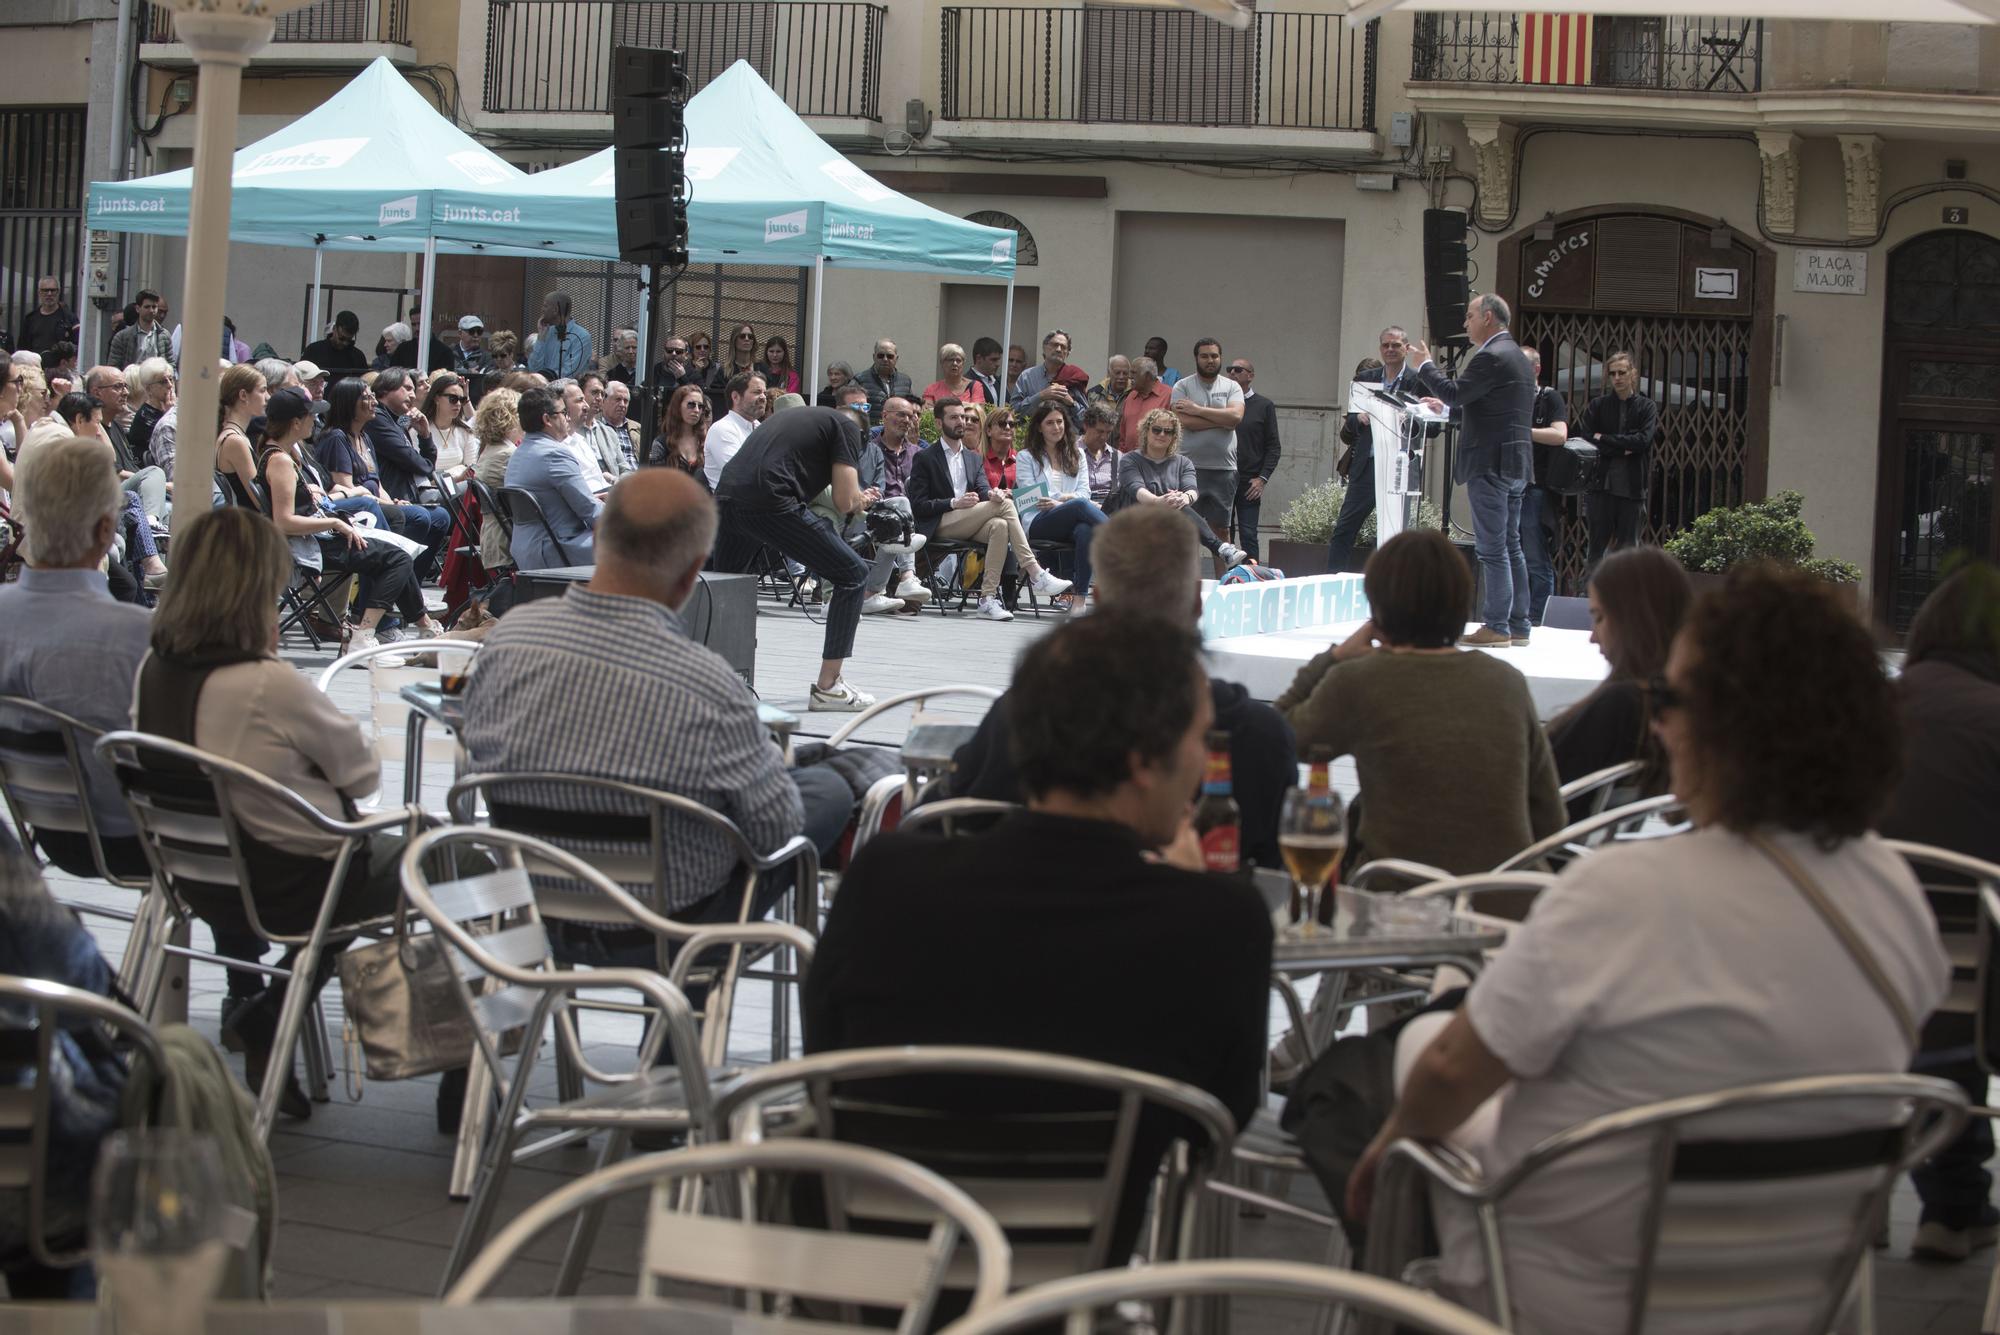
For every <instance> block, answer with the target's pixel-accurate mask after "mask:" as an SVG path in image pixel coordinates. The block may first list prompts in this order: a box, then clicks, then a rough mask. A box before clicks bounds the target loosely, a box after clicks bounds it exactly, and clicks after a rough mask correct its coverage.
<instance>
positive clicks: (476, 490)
mask: <svg viewBox="0 0 2000 1335" xmlns="http://www.w3.org/2000/svg"><path fill="white" fill-rule="evenodd" d="M467 485H468V486H469V487H470V488H471V490H472V498H473V499H474V500H475V501H477V502H478V503H479V515H480V521H481V524H482V526H483V525H484V522H485V520H486V519H487V518H489V517H490V518H491V519H492V520H493V522H495V523H496V524H498V525H500V531H501V532H502V533H504V534H505V535H506V536H507V540H508V543H509V545H510V546H511V545H512V542H513V538H514V516H512V515H511V514H508V513H507V507H506V506H504V505H502V504H500V498H499V497H498V496H495V495H494V494H493V489H492V488H491V487H489V486H487V485H486V484H485V483H484V482H481V481H480V480H479V479H478V478H476V477H475V478H473V479H472V481H471V482H470V483H469V484H467ZM481 564H484V562H483V561H482V562H481ZM506 569H507V570H508V571H509V572H510V573H511V572H512V570H513V565H512V563H511V562H509V564H508V565H507V567H506ZM487 573H488V574H491V575H497V574H498V573H499V572H497V571H492V570H489V571H488V572H487Z"/></svg>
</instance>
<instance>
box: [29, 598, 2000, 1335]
mask: <svg viewBox="0 0 2000 1335" xmlns="http://www.w3.org/2000/svg"><path fill="white" fill-rule="evenodd" d="M1054 620H1055V619H1054V618H1053V617H1051V618H1046V619H1044V621H1043V622H1042V623H1040V624H1039V625H1038V624H1037V623H1036V622H1035V621H1034V620H1033V619H1032V618H1028V617H1023V618H1022V619H1021V620H1019V621H1016V622H1015V623H1013V624H1012V625H993V624H990V623H983V622H975V621H973V620H971V619H970V618H969V617H951V618H941V617H939V616H937V615H935V614H930V615H926V616H923V617H918V618H906V617H898V618H891V619H889V620H887V621H884V620H883V619H882V618H870V619H869V621H868V622H867V623H866V624H865V625H864V626H863V627H862V634H861V637H860V641H859V645H858V651H857V653H856V656H855V658H854V659H853V660H852V662H851V665H850V669H849V676H850V678H851V679H852V680H854V681H855V682H856V683H857V684H858V685H860V686H862V687H863V688H864V689H867V690H870V691H873V692H875V693H877V694H878V695H885V696H886V695H888V694H890V693H892V692H895V691H900V690H907V689H911V688H913V687H915V686H918V685H925V684H932V683H940V684H941V683H943V682H946V681H961V682H976V683H985V684H992V685H1005V682H1006V679H1007V677H1008V675H1009V673H1010V671H1011V667H1012V662H1013V659H1014V657H1015V655H1016V654H1018V652H1019V651H1020V650H1021V649H1022V648H1023V647H1024V646H1025V645H1026V644H1027V643H1028V642H1029V641H1030V639H1031V638H1032V637H1033V636H1035V635H1037V634H1039V633H1041V631H1042V630H1045V629H1046V628H1047V627H1048V626H1049V625H1052V624H1053V623H1054ZM758 629H759V641H760V642H759V645H758V654H759V660H758V661H759V671H758V683H759V686H760V688H761V690H762V693H763V694H764V695H765V697H766V698H767V699H770V700H771V701H772V702H773V703H776V704H779V705H781V706H786V707H791V708H796V709H802V708H803V705H804V699H803V697H804V691H805V686H806V683H807V680H808V679H809V677H810V675H811V670H812V669H813V668H814V667H816V664H817V659H818V656H819V654H818V651H819V639H820V634H821V628H820V627H819V625H817V624H816V623H814V622H812V621H810V620H808V618H807V617H806V616H805V615H804V614H801V613H798V612H792V611H778V610H775V609H773V608H772V607H771V606H770V604H769V603H768V602H766V603H765V604H763V610H762V614H761V616H760V619H759V627H758ZM298 661H299V663H300V665H301V667H302V668H305V669H309V670H312V671H317V670H318V668H319V667H321V666H323V665H324V664H325V662H327V661H328V659H327V657H326V656H318V657H313V656H300V657H299V659H298ZM915 665H924V666H915ZM345 675H346V677H347V678H348V679H349V680H346V681H343V682H341V683H340V684H339V686H338V687H337V688H336V691H335V695H336V698H337V699H339V700H340V702H341V704H342V706H343V708H345V709H347V710H349V711H350V712H351V713H354V714H356V715H365V714H366V712H367V711H368V702H367V698H366V697H367V685H366V682H367V674H364V673H361V672H350V673H347V674H345ZM944 711H945V712H952V713H959V714H962V715H963V716H965V717H967V718H971V717H976V715H977V714H978V713H979V712H980V705H979V702H977V701H968V702H958V703H954V704H949V705H946V706H944ZM839 721H840V720H839V718H838V716H834V717H831V718H829V717H827V716H809V717H807V719H806V726H805V728H804V732H805V733H806V734H807V735H815V734H816V735H821V736H823V735H825V734H826V733H828V732H830V731H832V727H833V726H835V725H837V724H838V722H839ZM906 724H907V713H906V711H902V710H899V711H897V712H896V714H895V715H893V716H891V717H889V718H888V719H886V720H885V721H883V722H882V723H880V724H878V725H876V726H875V727H872V728H871V729H869V730H868V731H867V733H866V734H865V736H864V738H863V739H864V740H871V741H882V742H888V743H893V742H894V741H896V740H897V739H898V738H899V737H900V736H901V733H902V730H903V728H904V727H905V726H906ZM1339 777H1340V779H1342V780H1344V781H1345V782H1344V783H1343V787H1348V788H1351V786H1352V782H1353V778H1352V773H1351V771H1349V772H1348V773H1346V774H1343V775H1341V776H1339ZM401 781H402V780H401V774H400V758H399V757H397V758H392V759H391V760H389V761H388V762H387V764H386V765H385V774H384V792H385V793H386V794H389V795H392V796H393V795H394V794H396V793H398V792H399V791H400V788H401ZM448 781H449V768H448V766H447V765H445V764H443V763H432V764H430V765H427V766H426V773H425V785H424V793H425V800H426V803H427V805H431V806H433V807H436V806H440V805H441V804H442V798H443V792H444V788H445V786H446V784H447V783H448ZM52 886H53V888H54V890H55V892H56V893H57V894H58V895H60V896H63V897H65V898H69V897H75V898H80V899H99V900H101V901H103V902H120V898H121V897H120V896H119V895H118V894H117V893H116V892H107V891H106V890H105V889H104V888H103V887H100V886H96V885H94V884H92V883H85V882H78V881H74V880H72V879H70V878H67V877H63V876H60V875H56V876H54V877H52ZM87 921H89V922H90V923H91V924H92V927H93V930H94V931H96V932H97V934H98V936H99V938H100V940H101V943H102V945H103V948H104V950H105V953H106V954H107V956H109V957H111V958H113V959H114V960H115V959H116V958H117V956H118V954H119V952H120V951H121V950H122V948H123V945H124V930H123V927H122V925H121V924H116V923H110V922H108V921H107V920H103V919H95V918H93V919H88V920H87ZM199 943H200V942H199V938H198V944H199ZM221 992H222V978H221V973H220V971H219V970H217V969H213V968H210V967H207V966H196V967H195V969H194V971H193V977H192V980H191V985H190V1006H189V1010H190V1022H191V1023H192V1024H194V1025H195V1027H196V1028H198V1029H200V1030H202V1031H203V1032H205V1033H207V1034H208V1035H209V1036H210V1037H211V1038H212V1037H214V1035H215V1033H216V1026H217V1007H218V1005H219V1002H220V997H221ZM326 1004H327V1009H328V1019H329V1024H330V1026H331V1028H332V1029H333V1031H334V1035H335V1042H336V1047H337V1046H338V1031H339V1027H340V1013H339V988H338V987H337V986H334V987H329V988H328V989H327V992H326ZM769 1005H770V1003H769V992H768V989H766V988H765V987H764V986H763V985H761V984H750V985H746V986H745V987H744V988H743V989H742V992H741V996H740V998H739V1003H738V1010H737V1015H736V1020H735V1024H734V1027H733V1037H732V1052H733V1055H734V1056H736V1057H738V1058H740V1059H742V1060H752V1061H762V1060H766V1059H768V1056H769V1043H770V1010H769ZM584 1026H585V1039H586V1043H587V1044H588V1045H589V1051H590V1056H591V1059H592V1061H593V1062H594V1063H596V1064H598V1065H600V1066H607V1067H615V1066H618V1065H623V1064H629V1062H630V1054H631V1051H632V1045H633V1041H634V1035H635V1033H636V1028H635V1026H634V1022H633V1021H632V1020H630V1019H629V1018H626V1017H620V1016H606V1015H590V1016H587V1017H586V1018H585V1020H584ZM794 1032H795V1033H796V1028H795V1029H794ZM234 1060H235V1059H232V1061H234ZM339 1060H341V1059H340V1058H339V1057H338V1055H337V1061H339ZM435 1084H436V1082H435V1080H434V1079H426V1080H413V1081H408V1082H403V1083H397V1084H365V1085H364V1087H363V1089H362V1090H361V1096H360V1099H359V1101H358V1102H351V1101H350V1100H349V1096H348V1093H347V1091H346V1089H345V1087H344V1083H343V1081H342V1079H341V1078H340V1077H338V1076H337V1077H336V1081H335V1089H334V1091H333V1097H332V1101H330V1102H327V1103H322V1104H318V1105H316V1106H315V1108H314V1111H313V1116H312V1118H311V1119H310V1120H309V1121H306V1122H281V1123H280V1127H279V1130H278V1131H277V1132H276V1133H275V1135H274V1136H273V1140H272V1152H273V1155H274V1157H275V1158H276V1160H277V1169H278V1177H279V1214H280V1220H281V1227H280V1231H279V1235H278V1245H277V1269H278V1293H279V1294H280V1295H282V1296H286V1297H309V1296H323V1297H329V1298H333V1297H350V1298H359V1297H371V1296H400V1295H428V1294H432V1293H434V1292H435V1291H436V1289H437V1286H438V1282H439V1278H440V1276H441V1274H442V1272H443V1266H444V1260H445V1255H446V1252H447V1249H448V1248H449V1246H450V1243H451V1239H452V1237H453V1235H454V1233H455V1231H456V1229H457V1226H458V1220H459V1216H460V1214H461V1213H462V1210H463V1207H462V1206H461V1205H458V1204H454V1203H452V1202H451V1201H449V1200H448V1199H447V1196H446V1183H447V1180H448V1177H449V1174H450V1169H451V1153H452V1141H451V1140H450V1139H449V1138H448V1137H446V1136H443V1135H441V1134H439V1133H438V1131H437V1130H436V1126H435V1123H434V1089H435ZM536 1092H537V1093H538V1094H539V1095H541V1096H543V1097H552V1096H553V1093H554V1074H553V1068H552V1067H548V1068H546V1069H545V1070H544V1071H543V1074H542V1077H541V1080H540V1081H539V1084H538V1088H537V1091H536ZM593 1159H594V1150H585V1149H566V1150H559V1151H556V1152H554V1153H552V1154H550V1155H548V1156H546V1157H545V1158H544V1159H542V1160H540V1161H538V1162H537V1163H536V1164H534V1165H532V1166H528V1167H522V1168H517V1169H516V1170H515V1171H514V1173H513V1174H512V1178H511V1181H510V1183H509V1185H508V1188H507V1190H506V1193H505V1199H504V1202H503V1205H502V1208H501V1212H500V1219H501V1220H503V1221H504V1219H505V1218H507V1217H508V1216H510V1215H511V1214H512V1213H514V1212H515V1211H517V1210H518V1209H520V1208H521V1207H522V1206H523V1205H524V1204H525V1203H526V1202H528V1201H531V1200H533V1199H535V1198H537V1197H539V1196H541V1195H543V1194H545V1193H546V1192H548V1191H549V1190H551V1189H553V1188H554V1187H555V1186H557V1185H558V1184H560V1183H561V1182H562V1181H563V1180H565V1179H566V1178H567V1177H569V1176H572V1175H574V1174H576V1173H579V1172H582V1171H585V1170H586V1169H587V1168H588V1167H589V1166H590V1164H591V1162H592V1161H593ZM1300 1191H1301V1198H1302V1199H1306V1198H1317V1196H1318V1192H1317V1189H1316V1188H1314V1187H1312V1186H1311V1185H1309V1184H1301V1186H1300ZM639 1208H640V1207H639V1201H638V1200H637V1199H633V1200H629V1201H627V1202H624V1203H622V1204H621V1205H620V1206H618V1207H615V1208H614V1209H613V1211H612V1213H611V1217H610V1219H609V1221H608V1222H607V1225H606V1228H605V1230H604V1233H603V1235H602V1237H601V1239H600V1241H599V1244H598V1246H597V1248H596V1251H595V1252H594V1253H593V1256H592V1268H591V1269H590V1271H589V1272H588V1275H587V1277H586V1280H585V1283H584V1289H585V1291H586V1292H591V1293H619V1292H630V1291H631V1286H632V1284H633V1275H634V1273H635V1267H636V1257H637V1248H638V1241H639ZM1916 1210H1917V1205H1916V1200H1915V1197H1914V1195H1913V1193H1912V1192H1911V1191H1910V1190H1909V1188H1908V1187H1907V1185H1906V1186H1905V1187H1904V1188H1903V1189H1902V1190H1901V1191H1900V1192H1899V1193H1898V1195H1897V1197H1896V1202H1895V1207H1894V1211H1893V1219H1892V1235H1891V1247H1890V1249H1889V1251H1888V1252H1887V1253H1886V1254H1878V1258H1877V1260H1878V1265H1877V1293H1878V1298H1877V1305H1876V1306H1877V1326H1878V1329H1879V1330H1880V1331H1881V1332H1883V1335H1919V1332H1923V1333H1924V1335H1933V1333H1947V1335H1970V1332H1974V1331H1976V1330H1977V1329H1978V1324H1979V1315H1980V1307H1981V1303H1982V1301H1983V1298H1984V1295H1985V1288H1986V1283H1987V1279H1988V1275H1989V1269H1990V1266H1991V1264H1992V1261H1991V1255H1990V1254H1988V1255H1987V1256H1986V1257H1983V1258H1981V1259H1980V1260H1978V1261H1975V1262H1974V1263H1971V1264H1968V1265H1963V1266H1957V1267H1935V1266H1923V1265H1918V1264H1915V1263H1913V1262H1911V1261H1909V1260H1908V1259H1907V1253H1908V1248H1909V1241H1910V1235H1911V1233H1912V1232H1913V1231H1914V1229H1915V1226H1916ZM563 1236H564V1235H563V1234H561V1233H560V1232H555V1233H551V1234H550V1235H548V1236H545V1237H544V1238H543V1239H541V1240H540V1241H539V1242H538V1243H536V1244H535V1245H534V1247H533V1248H531V1250H530V1251H529V1253H528V1254H527V1256H526V1258H525V1259H524V1260H523V1261H522V1262H521V1263H520V1264H518V1265H517V1266H515V1267H514V1268H513V1269H512V1270H511V1271H510V1272H509V1273H508V1274H507V1276H506V1277H505V1279H504V1280H503V1281H501V1284H500V1286H499V1287H500V1291H502V1292H505V1293H509V1294H536V1293H543V1292H546V1291H547V1287H548V1285H549V1284H550V1282H551V1281H552V1279H553V1277H554V1273H555V1264H554V1263H555V1261H556V1259H557V1257H558V1255H559V1253H560V1248H561V1245H562V1238H563ZM1237 1246H1238V1249H1239V1251H1240V1252H1242V1253H1243V1254H1245V1255H1256V1256H1278V1257H1285V1258H1290V1259H1299V1260H1316V1259H1318V1258H1319V1256H1320V1255H1321V1253H1322V1248H1323V1239H1322V1238H1321V1237H1320V1236H1319V1235H1318V1234H1317V1233H1315V1232H1314V1231H1313V1230H1311V1229H1309V1228H1307V1227H1305V1226H1303V1225H1299V1224H1295V1223H1291V1222H1289V1221H1274V1220H1245V1221H1244V1222H1243V1224H1242V1226H1241V1227H1239V1229H1238V1232H1237ZM1303 1321H1304V1317H1303V1315H1302V1314H1300V1313H1299V1312H1297V1311H1296V1310H1294V1309H1290V1308H1283V1309H1270V1308H1265V1307H1263V1306H1261V1305H1248V1306H1246V1307H1245V1308H1244V1309H1243V1310H1241V1311H1240V1312H1239V1317H1238V1322H1237V1327H1238V1329H1239V1330H1240V1331H1243V1332H1246V1335H1291V1329H1292V1327H1294V1326H1296V1325H1300V1324H1302V1322H1303Z"/></svg>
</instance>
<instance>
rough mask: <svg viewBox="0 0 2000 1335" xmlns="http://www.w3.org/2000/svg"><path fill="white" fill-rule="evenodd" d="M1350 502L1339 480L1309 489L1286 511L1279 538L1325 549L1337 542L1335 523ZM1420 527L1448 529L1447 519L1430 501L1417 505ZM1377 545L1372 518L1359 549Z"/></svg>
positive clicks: (1365, 525)
mask: <svg viewBox="0 0 2000 1335" xmlns="http://www.w3.org/2000/svg"><path fill="white" fill-rule="evenodd" d="M1346 499H1347V484H1346V483H1345V482H1342V481H1341V480H1340V479H1339V478H1334V479H1333V480H1332V481H1330V482H1322V483H1320V485H1318V486H1317V487H1308V488H1307V489H1306V490H1304V491H1302V492H1300V493H1299V494H1298V497H1297V499H1295V500H1294V501H1293V502H1292V503H1291V504H1290V505H1289V506H1287V507H1286V508H1285V513H1284V515H1283V516H1282V517H1281V518H1280V519H1279V520H1278V533H1279V536H1281V537H1282V538H1283V539H1284V540H1285V541H1286V542H1310V543H1318V544H1319V545H1321V546H1325V545H1326V544H1327V543H1328V542H1330V541H1332V539H1333V522H1334V520H1336V519H1338V518H1339V517H1340V505H1341V502H1342V501H1344V500H1346ZM1417 527H1418V528H1443V527H1444V517H1443V516H1442V515H1440V514H1439V513H1438V508H1437V506H1436V505H1434V504H1432V503H1431V501H1430V500H1429V499H1428V498H1426V499H1424V500H1421V501H1418V502H1417ZM1374 545H1375V516H1374V515H1373V514H1370V515H1369V516H1368V518H1367V519H1366V520H1365V521H1363V523H1362V525H1361V536H1360V537H1358V538H1357V539H1355V546H1357V547H1372V546H1374Z"/></svg>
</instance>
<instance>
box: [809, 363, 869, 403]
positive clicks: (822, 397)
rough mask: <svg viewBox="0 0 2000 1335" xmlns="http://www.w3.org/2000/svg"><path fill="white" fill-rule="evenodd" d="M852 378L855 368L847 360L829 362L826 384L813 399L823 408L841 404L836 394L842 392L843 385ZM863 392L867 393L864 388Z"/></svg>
mask: <svg viewBox="0 0 2000 1335" xmlns="http://www.w3.org/2000/svg"><path fill="white" fill-rule="evenodd" d="M852 379H854V368H853V367H852V366H849V365H848V364H847V363H846V362H828V363H827V364H826V384H825V385H824V386H823V387H822V388H821V389H820V392H819V397H818V398H816V399H814V400H813V402H814V404H815V406H817V407H821V408H837V407H839V406H840V404H839V403H838V401H837V400H836V398H835V396H836V395H838V394H839V393H840V390H841V387H842V386H844V385H846V384H847V382H848V381H850V380H852ZM863 392H864V393H865V392H866V390H865V389H864V391H863Z"/></svg>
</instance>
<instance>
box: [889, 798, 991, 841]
mask: <svg viewBox="0 0 2000 1335" xmlns="http://www.w3.org/2000/svg"><path fill="white" fill-rule="evenodd" d="M1020 809H1021V805H1020V803H1018V802H996V801H993V800H992V799H990V798H984V797H947V798H943V799H941V800H939V801H936V802H926V803H924V804H923V805H922V806H920V807H918V808H917V809H916V810H915V811H912V812H910V813H909V814H908V815H906V816H904V817H903V821H902V824H900V825H898V826H897V827H896V830H897V833H899V834H909V833H912V832H914V831H917V830H929V829H931V828H933V827H936V829H937V832H938V833H939V834H942V835H944V836H946V837H947V838H949V837H950V836H951V835H954V834H963V833H967V831H965V830H963V829H961V828H960V827H959V822H961V821H969V822H970V823H971V827H972V829H973V830H984V829H986V828H987V827H988V826H990V825H992V824H993V822H994V821H996V820H1000V819H1001V818H1003V817H1005V816H1007V815H1008V814H1009V813H1011V812H1015V811H1019V810H1020Z"/></svg>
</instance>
